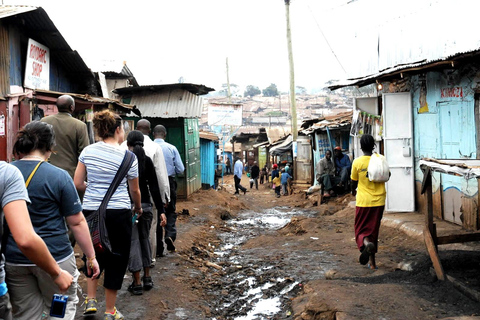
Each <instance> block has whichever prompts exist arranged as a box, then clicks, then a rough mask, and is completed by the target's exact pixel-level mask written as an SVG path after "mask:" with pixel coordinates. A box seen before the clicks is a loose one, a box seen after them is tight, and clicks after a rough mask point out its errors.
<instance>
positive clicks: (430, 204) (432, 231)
mask: <svg viewBox="0 0 480 320" xmlns="http://www.w3.org/2000/svg"><path fill="white" fill-rule="evenodd" d="M425 182H426V183H427V186H426V190H425V196H426V197H427V199H426V200H427V201H426V202H427V214H426V216H425V227H426V228H427V229H428V231H429V232H430V234H431V235H432V238H433V242H434V243H435V246H436V245H437V241H436V239H437V230H436V228H435V224H434V223H433V191H432V172H431V171H430V170H428V171H427V177H426V178H425Z"/></svg>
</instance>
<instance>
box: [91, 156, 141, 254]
mask: <svg viewBox="0 0 480 320" xmlns="http://www.w3.org/2000/svg"><path fill="white" fill-rule="evenodd" d="M134 159H135V155H134V154H133V153H132V152H130V151H128V150H127V151H126V153H125V157H123V161H122V163H121V164H120V167H119V168H118V171H117V173H116V174H115V177H114V178H113V181H112V183H111V184H110V187H109V188H108V190H107V193H105V196H104V197H103V200H102V203H101V204H100V206H99V207H98V209H97V210H95V211H94V212H93V213H92V214H90V215H89V216H88V217H87V218H86V220H87V224H88V229H89V230H90V236H91V238H92V243H93V248H94V249H95V252H96V253H104V252H105V251H107V252H112V253H113V251H112V245H111V243H110V239H109V237H108V231H107V227H106V224H105V220H106V214H107V206H108V202H109V201H110V198H111V197H112V196H113V194H114V193H115V191H116V190H117V188H118V186H119V185H120V182H121V181H122V180H123V178H124V177H125V176H126V175H127V173H128V170H129V169H130V167H131V165H132V163H133V160H134Z"/></svg>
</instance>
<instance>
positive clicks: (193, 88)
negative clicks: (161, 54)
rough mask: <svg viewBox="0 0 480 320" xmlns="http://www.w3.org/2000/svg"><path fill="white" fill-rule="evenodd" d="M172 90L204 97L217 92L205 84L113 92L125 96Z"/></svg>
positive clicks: (175, 84)
mask: <svg viewBox="0 0 480 320" xmlns="http://www.w3.org/2000/svg"><path fill="white" fill-rule="evenodd" d="M172 89H183V90H186V91H188V92H190V93H192V94H195V95H204V94H207V93H209V92H210V91H215V89H213V88H209V87H206V86H204V85H203V84H193V83H171V84H156V85H146V86H139V87H126V88H118V89H115V90H113V92H114V93H116V94H120V95H124V96H125V95H128V94H130V93H139V92H150V93H152V92H163V91H170V90H172Z"/></svg>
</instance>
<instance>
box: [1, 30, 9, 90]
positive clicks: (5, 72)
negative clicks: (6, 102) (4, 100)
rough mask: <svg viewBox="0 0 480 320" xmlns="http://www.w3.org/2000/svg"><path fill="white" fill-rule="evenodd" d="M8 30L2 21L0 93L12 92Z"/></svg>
mask: <svg viewBox="0 0 480 320" xmlns="http://www.w3.org/2000/svg"><path fill="white" fill-rule="evenodd" d="M9 43H10V42H9V40H8V31H7V29H6V28H5V27H4V26H3V25H2V23H1V22H0V95H2V96H3V95H6V94H9V93H10V81H9V74H10V61H9V57H10V50H9Z"/></svg>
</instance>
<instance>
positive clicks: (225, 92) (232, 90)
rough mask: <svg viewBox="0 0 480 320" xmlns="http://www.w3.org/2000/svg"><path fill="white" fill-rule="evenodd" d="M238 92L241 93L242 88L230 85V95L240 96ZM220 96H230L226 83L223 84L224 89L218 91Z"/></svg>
mask: <svg viewBox="0 0 480 320" xmlns="http://www.w3.org/2000/svg"><path fill="white" fill-rule="evenodd" d="M238 91H240V88H239V87H238V85H237V84H234V83H230V94H231V95H232V97H233V96H236V95H238ZM218 94H219V95H220V96H225V97H227V96H228V84H226V83H224V84H222V89H221V90H219V91H218Z"/></svg>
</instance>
